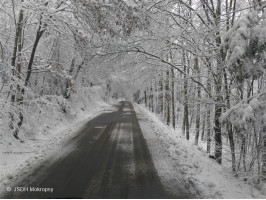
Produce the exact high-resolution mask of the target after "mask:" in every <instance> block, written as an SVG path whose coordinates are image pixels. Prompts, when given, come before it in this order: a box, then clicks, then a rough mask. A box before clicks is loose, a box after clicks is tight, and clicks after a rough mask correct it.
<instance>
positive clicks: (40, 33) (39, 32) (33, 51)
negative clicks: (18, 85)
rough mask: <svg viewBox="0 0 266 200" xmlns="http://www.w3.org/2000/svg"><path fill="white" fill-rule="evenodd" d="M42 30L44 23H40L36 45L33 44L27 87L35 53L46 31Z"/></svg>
mask: <svg viewBox="0 0 266 200" xmlns="http://www.w3.org/2000/svg"><path fill="white" fill-rule="evenodd" d="M41 29H42V23H41V22H40V25H39V29H38V31H37V33H36V38H35V41H34V44H33V47H32V51H31V56H30V61H29V64H28V68H27V75H26V79H25V86H27V85H28V83H29V80H30V75H31V71H32V65H33V60H34V56H35V53H36V49H37V46H38V43H39V41H40V39H41V37H42V34H43V33H44V30H41Z"/></svg>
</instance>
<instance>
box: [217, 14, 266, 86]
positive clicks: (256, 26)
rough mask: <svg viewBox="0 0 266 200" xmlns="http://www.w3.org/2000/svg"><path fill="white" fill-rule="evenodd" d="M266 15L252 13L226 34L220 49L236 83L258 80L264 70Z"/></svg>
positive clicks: (265, 58)
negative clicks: (245, 80)
mask: <svg viewBox="0 0 266 200" xmlns="http://www.w3.org/2000/svg"><path fill="white" fill-rule="evenodd" d="M265 18H266V15H265V13H263V14H261V13H260V12H258V11H256V10H255V11H253V12H251V13H249V14H248V15H246V16H244V17H242V18H241V19H240V20H239V21H238V22H236V24H235V25H234V26H233V27H232V28H231V29H230V30H229V31H228V32H227V33H226V35H225V37H224V42H223V45H222V47H223V48H224V50H225V52H226V53H227V55H226V61H227V65H228V69H229V70H230V71H231V72H233V73H234V74H235V77H236V79H237V81H239V82H242V81H243V80H244V79H246V78H249V77H253V78H254V79H257V78H259V77H260V76H261V75H262V73H263V71H264V69H265V68H266V65H265V61H266V57H265V55H266V51H265V50H266V48H265V47H266V46H265V45H266V20H265Z"/></svg>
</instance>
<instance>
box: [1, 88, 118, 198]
mask: <svg viewBox="0 0 266 200" xmlns="http://www.w3.org/2000/svg"><path fill="white" fill-rule="evenodd" d="M103 97H104V92H103V89H102V87H100V86H94V87H88V88H83V89H82V90H80V91H79V92H78V93H74V94H73V95H72V96H71V99H70V100H69V101H66V100H64V99H62V98H61V97H55V96H45V97H44V98H46V99H45V100H43V101H42V102H45V103H43V104H40V103H39V104H35V105H34V104H32V106H31V107H30V108H31V109H27V111H25V112H24V119H25V120H24V122H23V124H22V126H21V129H20V132H19V137H20V139H21V140H23V141H24V142H23V143H21V142H20V141H19V140H17V139H15V138H14V137H13V136H12V133H11V132H10V131H8V127H7V125H6V126H5V124H3V123H1V118H0V193H2V192H4V191H5V190H6V188H7V187H8V186H10V185H12V184H13V183H15V182H16V181H18V180H19V179H20V178H21V177H22V176H25V175H27V173H29V172H31V171H32V170H33V169H34V168H35V167H36V166H38V165H39V164H40V163H41V162H43V161H44V160H46V159H48V158H50V156H51V155H53V154H58V152H61V154H63V153H64V152H66V151H69V150H70V149H71V146H70V147H66V146H65V145H64V144H65V143H66V142H67V141H68V140H69V139H71V138H72V137H74V136H75V134H76V133H77V132H78V130H79V129H81V128H82V127H83V126H84V124H85V123H86V122H88V121H89V120H90V119H92V118H93V117H95V116H97V115H99V114H101V113H103V112H109V111H114V110H115V109H116V108H115V107H112V106H111V105H110V104H107V103H105V102H104V101H103ZM62 104H63V105H62ZM62 106H64V108H65V109H62ZM1 125H2V126H1Z"/></svg>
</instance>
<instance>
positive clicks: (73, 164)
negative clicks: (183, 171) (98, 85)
mask: <svg viewBox="0 0 266 200" xmlns="http://www.w3.org/2000/svg"><path fill="white" fill-rule="evenodd" d="M117 109H118V111H115V112H108V113H103V114H101V115H99V116H98V117H96V118H94V119H92V120H91V121H89V122H88V123H86V124H85V126H83V128H82V129H81V130H80V132H79V133H78V134H77V135H76V136H75V137H74V138H72V140H70V141H69V142H68V143H67V144H65V145H66V146H70V147H71V148H67V149H68V151H65V153H64V154H63V155H62V154H61V156H58V155H57V156H56V157H52V159H51V158H50V159H49V160H46V161H45V162H44V163H43V164H42V165H41V166H40V167H38V168H36V169H35V170H34V171H33V172H32V173H31V174H30V175H29V176H28V177H26V178H24V179H23V180H21V181H20V182H18V183H16V184H15V185H12V186H11V185H10V186H9V185H8V187H7V188H8V191H7V192H6V193H5V194H4V198H189V197H191V196H189V195H188V193H187V191H186V190H185V189H184V190H182V189H183V188H182V187H180V189H179V192H178V193H175V194H173V193H171V191H170V190H167V189H166V188H165V187H164V186H163V184H162V183H161V180H160V178H159V176H158V173H157V171H156V168H155V166H154V162H153V160H152V157H151V154H150V152H149V149H148V147H147V143H146V141H145V139H144V137H143V134H142V132H141V129H140V126H139V123H138V120H137V118H136V114H135V111H134V109H133V106H132V104H131V103H129V102H122V103H120V105H118V106H117Z"/></svg>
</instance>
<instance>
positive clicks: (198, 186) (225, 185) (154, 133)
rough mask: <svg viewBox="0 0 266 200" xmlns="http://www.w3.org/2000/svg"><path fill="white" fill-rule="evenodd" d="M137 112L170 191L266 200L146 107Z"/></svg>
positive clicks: (204, 195)
mask: <svg viewBox="0 0 266 200" xmlns="http://www.w3.org/2000/svg"><path fill="white" fill-rule="evenodd" d="M134 108H135V111H136V114H137V117H138V119H139V123H140V127H141V130H142V132H143V135H144V138H145V139H146V141H147V145H148V147H149V150H150V152H151V155H152V158H153V160H154V164H155V167H156V169H157V171H158V174H159V176H160V177H161V179H162V183H163V184H164V185H165V186H166V187H167V189H168V190H169V191H171V192H173V193H175V194H177V195H178V193H179V191H181V190H182V191H187V192H188V193H189V194H192V198H230V199H239V198H266V194H263V192H262V191H258V190H257V189H255V188H254V187H252V186H250V185H248V184H245V183H244V182H243V180H238V179H237V178H235V177H233V176H232V174H230V172H229V171H228V170H227V168H225V167H224V166H221V165H219V164H217V163H216V161H215V160H213V159H210V158H209V157H208V154H207V153H205V152H204V151H202V148H201V147H198V146H195V145H193V144H191V143H190V142H189V141H187V140H186V139H185V138H184V137H183V136H182V133H181V131H180V130H181V129H177V130H174V129H173V128H170V127H168V126H166V125H165V124H164V123H163V122H162V121H161V120H160V119H159V118H158V117H157V116H156V114H154V113H151V112H150V111H149V110H147V109H146V108H145V107H144V106H142V105H138V104H134Z"/></svg>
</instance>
